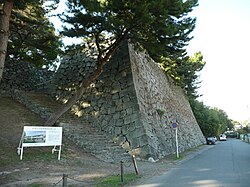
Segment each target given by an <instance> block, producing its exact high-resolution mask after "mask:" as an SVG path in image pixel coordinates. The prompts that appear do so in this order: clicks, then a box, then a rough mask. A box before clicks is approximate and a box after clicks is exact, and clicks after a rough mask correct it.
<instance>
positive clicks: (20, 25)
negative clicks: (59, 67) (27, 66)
mask: <svg viewBox="0 0 250 187" xmlns="http://www.w3.org/2000/svg"><path fill="white" fill-rule="evenodd" d="M45 14H46V10H45V9H44V8H43V4H42V2H35V3H30V4H28V5H27V6H26V7H25V8H22V9H21V8H18V7H15V8H13V10H12V16H11V20H10V31H11V32H10V36H9V43H8V51H7V56H6V61H10V60H11V61H23V62H28V63H33V64H35V65H36V66H38V67H42V66H43V65H47V64H52V63H53V62H54V61H55V60H56V59H57V56H58V54H60V53H61V52H62V51H61V49H60V47H61V46H62V41H61V40H60V37H59V36H56V35H55V29H54V26H53V25H52V23H50V22H49V20H48V18H47V17H45Z"/></svg>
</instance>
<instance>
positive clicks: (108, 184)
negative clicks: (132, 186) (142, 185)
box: [95, 173, 140, 187]
mask: <svg viewBox="0 0 250 187" xmlns="http://www.w3.org/2000/svg"><path fill="white" fill-rule="evenodd" d="M138 178H140V177H139V176H138V175H136V174H134V173H128V174H124V177H123V182H121V176H120V175H112V176H109V177H106V178H104V179H101V180H100V181H98V184H97V185H95V187H121V186H124V185H126V184H129V183H130V182H132V181H134V180H136V179H138Z"/></svg>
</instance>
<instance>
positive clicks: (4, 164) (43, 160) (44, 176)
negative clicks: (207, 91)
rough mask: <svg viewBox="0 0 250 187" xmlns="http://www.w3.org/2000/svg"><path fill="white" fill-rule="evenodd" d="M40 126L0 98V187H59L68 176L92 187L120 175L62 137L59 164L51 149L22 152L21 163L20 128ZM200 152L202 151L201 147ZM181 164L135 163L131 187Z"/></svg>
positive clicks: (114, 167) (19, 107) (27, 113)
mask: <svg viewBox="0 0 250 187" xmlns="http://www.w3.org/2000/svg"><path fill="white" fill-rule="evenodd" d="M42 123H43V120H42V119H41V118H40V117H39V116H37V115H36V114H34V113H32V112H31V111H30V110H28V109H26V108H25V107H23V106H22V105H21V104H19V103H17V102H16V101H13V100H12V99H11V98H9V97H7V96H0V128H1V130H0V150H1V151H0V186H61V185H62V181H61V180H62V176H63V174H66V175H67V176H68V185H71V186H94V185H95V184H96V183H98V180H97V179H99V178H103V177H106V176H109V175H119V174H120V163H118V164H112V163H105V162H102V161H100V160H98V159H97V158H96V157H94V156H92V155H91V154H89V153H87V152H85V151H84V150H82V149H79V148H78V147H77V146H75V145H74V144H73V143H72V142H70V141H69V140H68V139H67V138H66V137H63V146H62V155H61V160H57V154H51V149H52V147H36V148H25V149H24V155H23V160H20V159H19V155H18V154H17V147H18V145H19V141H20V138H21V134H22V130H23V126H27V125H36V126H39V125H41V124H42ZM205 147H206V146H205ZM199 149H204V146H203V147H201V148H199ZM197 150H198V149H197ZM197 150H195V151H191V152H187V153H185V154H184V153H183V156H184V157H185V158H188V157H191V156H192V155H193V153H194V152H196V151H197ZM180 162H181V159H180V160H175V159H174V158H173V157H168V158H165V159H163V160H160V161H158V162H156V163H151V162H147V161H139V160H138V161H137V165H138V169H139V175H140V176H141V178H140V179H139V180H138V181H134V184H139V183H142V182H143V180H144V179H145V178H149V177H152V176H155V175H160V174H162V173H163V172H166V171H167V170H169V169H171V168H173V167H174V166H175V165H176V164H179V163H180ZM124 172H125V173H132V172H135V170H134V167H133V164H132V160H131V163H126V164H124ZM129 186H132V184H130V185H129Z"/></svg>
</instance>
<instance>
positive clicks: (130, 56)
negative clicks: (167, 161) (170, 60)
mask: <svg viewBox="0 0 250 187" xmlns="http://www.w3.org/2000/svg"><path fill="white" fill-rule="evenodd" d="M94 68H95V65H94V63H91V60H90V59H87V58H85V57H84V56H79V54H78V55H76V56H72V57H67V58H65V60H64V61H63V62H62V64H61V66H60V67H59V69H58V72H57V74H56V75H55V76H54V77H55V79H54V80H53V84H55V85H57V89H56V90H54V91H53V92H54V93H56V94H55V95H56V97H57V98H58V99H60V100H62V101H63V100H67V98H68V97H69V96H70V95H71V91H73V90H74V89H75V88H76V87H77V86H78V85H79V82H81V80H82V79H84V78H85V77H86V75H87V74H88V73H91V72H92V71H93V70H94ZM69 72H70V73H69ZM72 110H73V111H74V112H75V114H76V115H78V116H79V117H81V118H82V120H84V121H85V122H86V121H87V122H89V123H91V124H92V125H93V126H95V127H97V128H99V129H101V130H102V131H104V132H106V133H107V134H108V135H109V136H111V137H113V139H114V140H115V141H116V142H117V143H118V144H120V145H121V146H122V147H123V148H125V149H127V150H129V151H130V152H131V153H132V154H136V155H138V156H140V157H142V158H146V159H147V158H149V157H153V158H154V159H158V158H162V157H164V156H165V155H168V154H172V153H174V152H175V150H176V147H175V133H174V130H173V129H172V128H171V127H170V124H171V121H173V120H178V122H179V128H178V132H179V133H178V134H179V150H180V152H182V151H184V150H186V149H189V148H192V147H196V146H198V145H201V144H203V143H205V138H204V136H203V135H202V132H201V130H200V128H199V126H198V124H197V122H196V120H195V118H194V116H193V113H192V110H191V108H190V105H189V103H188V101H187V99H186V98H185V96H184V94H183V92H182V90H181V89H180V88H179V87H177V86H175V85H174V83H173V82H172V80H171V79H170V78H168V77H167V76H166V75H165V73H163V72H162V70H161V69H160V68H159V67H158V66H157V64H156V63H155V62H154V61H153V60H152V59H151V58H150V57H149V56H148V55H147V54H146V53H145V52H138V51H137V52H136V51H135V50H134V49H133V47H132V46H128V45H124V46H122V48H120V50H119V51H118V52H117V53H116V54H115V55H114V56H113V58H112V59H111V60H110V62H109V63H107V65H106V66H105V68H104V71H103V73H102V75H101V76H100V78H99V79H98V80H97V81H96V82H95V83H93V84H92V85H91V86H90V87H89V88H88V90H87V91H86V93H85V94H84V96H83V98H82V100H81V101H79V102H78V104H76V105H75V106H74V107H73V108H72Z"/></svg>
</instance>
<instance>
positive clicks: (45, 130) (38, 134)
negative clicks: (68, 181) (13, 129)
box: [17, 126, 62, 160]
mask: <svg viewBox="0 0 250 187" xmlns="http://www.w3.org/2000/svg"><path fill="white" fill-rule="evenodd" d="M37 146H53V147H54V148H53V149H52V154H53V153H54V152H55V151H58V160H60V157H61V146H62V127H44V126H24V128H23V134H22V138H21V140H20V143H19V146H18V148H17V153H18V155H20V160H22V159H23V148H24V147H37ZM56 147H59V149H56Z"/></svg>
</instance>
